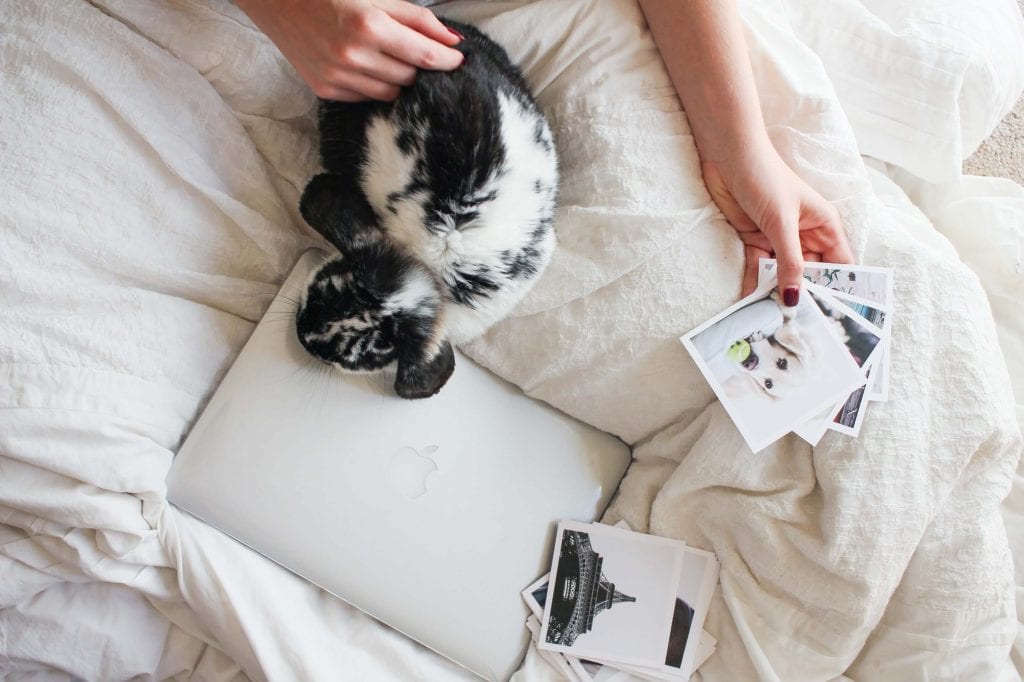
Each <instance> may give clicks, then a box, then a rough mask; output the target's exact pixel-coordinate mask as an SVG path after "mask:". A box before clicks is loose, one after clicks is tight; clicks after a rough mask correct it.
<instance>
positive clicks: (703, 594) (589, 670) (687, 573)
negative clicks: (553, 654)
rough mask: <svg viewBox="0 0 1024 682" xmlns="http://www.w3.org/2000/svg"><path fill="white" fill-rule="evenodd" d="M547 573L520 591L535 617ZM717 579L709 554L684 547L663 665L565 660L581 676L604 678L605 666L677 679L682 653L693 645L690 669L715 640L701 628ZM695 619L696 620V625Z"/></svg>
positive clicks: (540, 610)
mask: <svg viewBox="0 0 1024 682" xmlns="http://www.w3.org/2000/svg"><path fill="white" fill-rule="evenodd" d="M549 577H550V576H549V575H546V576H544V577H542V578H540V579H538V580H537V581H536V582H534V583H533V584H532V585H530V586H529V587H527V588H526V589H525V590H523V592H522V595H523V599H524V601H525V602H526V604H527V606H528V607H529V609H530V611H531V612H533V613H534V614H535V615H537V616H538V617H540V615H541V614H542V613H543V611H544V603H545V600H546V599H547V587H548V579H549ZM717 582H718V564H717V561H716V560H715V559H714V556H713V555H712V554H710V553H708V552H703V551H701V550H692V549H691V550H684V554H683V557H682V562H681V564H680V572H679V583H678V590H677V592H676V596H675V599H674V605H673V611H672V626H671V628H670V631H669V641H668V645H667V646H666V649H665V662H664V665H663V666H660V667H649V666H637V665H630V664H626V663H620V664H618V665H619V666H620V667H616V666H615V665H610V664H606V663H603V662H601V661H594V660H588V659H580V658H576V657H575V656H566V660H567V661H568V663H569V665H570V666H571V667H572V669H573V670H574V671H575V672H576V674H577V675H578V676H579V677H580V678H581V679H583V680H600V679H605V677H606V676H607V675H608V674H609V672H608V671H607V670H606V668H611V669H612V670H625V671H631V672H634V673H636V674H638V675H642V676H645V677H647V678H652V677H653V678H657V679H664V680H677V679H680V675H681V674H682V671H683V662H684V658H685V654H686V652H687V651H688V649H689V648H691V647H695V650H694V653H693V654H692V655H691V657H690V659H688V660H687V666H689V667H690V668H691V669H696V668H697V667H698V666H700V665H701V664H702V663H703V662H704V661H705V660H707V659H708V658H709V657H710V656H711V654H712V653H714V650H715V640H714V638H713V637H711V636H710V635H708V634H707V633H705V632H704V631H703V621H704V618H705V616H706V615H707V604H708V603H709V602H710V599H711V595H712V593H713V592H714V590H715V585H716V584H717ZM695 620H696V621H698V622H697V623H696V625H695Z"/></svg>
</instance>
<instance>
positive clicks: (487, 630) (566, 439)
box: [167, 250, 630, 679]
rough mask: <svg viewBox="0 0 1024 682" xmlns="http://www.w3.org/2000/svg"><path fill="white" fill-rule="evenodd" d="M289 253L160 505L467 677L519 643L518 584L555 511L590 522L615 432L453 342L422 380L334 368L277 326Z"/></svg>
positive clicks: (618, 454)
mask: <svg viewBox="0 0 1024 682" xmlns="http://www.w3.org/2000/svg"><path fill="white" fill-rule="evenodd" d="M323 258H324V254H323V252H320V251H316V250H311V251H308V252H306V253H305V254H304V255H303V256H302V257H301V258H300V259H299V261H298V263H297V264H296V266H295V268H294V270H293V271H292V273H291V275H290V276H289V277H288V279H287V281H286V282H285V283H284V285H283V286H282V289H281V292H279V294H278V296H277V297H276V298H275V299H274V301H273V303H272V304H271V306H270V308H269V309H268V310H267V312H266V314H265V315H264V316H263V319H262V320H261V321H260V323H259V324H258V325H257V327H256V329H255V331H254V332H253V334H252V336H251V337H250V339H249V341H248V342H247V343H246V345H245V347H244V348H243V349H242V352H241V354H240V355H239V356H238V359H237V360H236V361H235V363H234V365H233V366H232V367H231V369H230V370H229V371H228V373H227V375H226V376H225V377H224V380H223V382H222V383H221V384H220V386H219V387H218V388H217V390H216V392H215V393H214V395H213V397H212V398H211V399H210V402H209V404H208V405H207V407H206V408H205V410H204V411H203V413H202V415H201V416H200V418H199V420H198V421H197V422H196V424H195V426H194V427H193V429H192V431H191V433H190V434H189V435H188V437H187V438H186V440H185V443H184V444H183V445H182V447H181V450H180V452H179V453H178V455H177V456H176V457H175V460H174V463H173V465H172V467H171V470H170V474H169V476H168V480H167V486H168V498H169V499H170V501H171V502H172V503H174V504H175V505H176V506H178V507H180V508H181V509H183V510H185V511H187V512H189V513H191V514H192V515H194V516H196V517H198V518H200V519H202V520H204V521H205V522H207V523H208V524H210V525H212V526H214V527H216V528H219V529H220V530H222V531H223V532H225V533H227V534H228V535H230V536H232V537H234V538H235V539H237V540H239V541H240V542H242V543H244V544H245V545H248V546H249V547H251V548H252V549H254V550H256V551H257V552H260V553H261V554H264V555H265V556H267V557H268V558H270V559H272V560H273V561H276V562H277V563H279V564H281V565H282V566H284V567H285V568H287V569H289V570H291V571H293V572H295V573H297V574H299V575H300V576H303V577H304V578H306V579H307V580H310V581H311V582H313V583H315V584H317V585H319V586H320V587H322V588H324V589H325V590H327V591H328V592H331V593H332V594H334V595H336V596H338V597H340V598H342V599H344V600H345V601H347V602H349V603H351V604H352V605H354V606H356V607H357V608H359V609H362V610H363V611H365V612H367V613H368V614H370V615H371V616H374V617H375V618H377V619H379V620H381V621H383V622H385V623H387V624H388V625H390V626H392V627H394V628H395V629H397V630H399V631H401V632H403V633H405V634H407V635H408V636H410V637H412V638H414V639H416V640H418V641H419V642H421V643H422V644H424V645H426V646H428V647H430V648H431V649H434V650H435V651H437V652H439V653H440V654H442V655H444V656H447V657H448V658H450V659H452V660H453V661H455V662H456V663H459V664H461V665H463V666H465V667H466V668H468V669H470V670H472V671H473V672H475V673H477V674H479V675H480V676H482V677H485V678H488V679H506V678H508V677H509V676H510V675H511V674H512V673H513V672H514V671H515V669H516V668H517V667H518V666H519V664H520V662H521V660H522V657H523V655H524V653H525V650H526V647H527V644H528V642H529V632H528V631H527V630H526V628H525V627H524V622H525V620H526V618H527V615H528V610H527V608H526V606H525V605H524V604H523V602H522V599H521V597H520V591H521V590H522V589H523V588H524V587H525V586H527V585H528V584H530V583H531V582H532V581H533V580H534V579H536V578H537V577H538V576H539V575H541V574H542V573H544V572H545V571H546V570H548V568H549V567H550V561H551V547H552V542H553V541H554V532H555V525H556V522H557V521H558V520H560V519H577V520H584V521H590V520H593V519H595V518H597V516H598V515H600V513H601V512H602V511H603V510H604V508H605V507H606V506H607V504H608V502H609V500H610V498H611V495H612V493H613V492H614V490H615V488H616V487H617V486H618V483H619V481H620V480H621V478H622V476H623V475H624V473H625V470H626V467H627V466H628V465H629V462H630V452H629V449H628V447H627V446H626V445H625V444H623V443H622V442H621V441H619V440H618V439H616V438H614V437H612V436H610V435H608V434H606V433H603V432H601V431H598V430H597V429H594V428H592V427H590V426H587V425H585V424H583V423H581V422H579V421H577V420H575V419H572V418H570V417H568V416H566V415H565V414H563V413H561V412H559V411H558V410H556V409H554V408H552V407H550V406H548V405H546V404H544V403H541V402H539V401H536V400H533V399H531V398H529V397H527V396H526V395H524V394H523V393H522V392H521V391H520V390H519V389H518V388H516V387H514V386H513V385H511V384H509V383H507V382H505V381H503V380H501V379H500V378H498V377H497V376H495V375H494V374H492V373H490V372H488V371H487V370H484V369H483V368H481V367H479V366H478V365H476V364H475V363H473V362H472V361H470V360H469V359H468V358H466V357H465V356H463V355H461V354H460V353H458V352H457V353H456V368H455V373H454V374H453V376H452V378H451V379H450V380H449V381H448V383H447V384H446V385H445V387H444V388H443V389H442V390H441V392H440V393H439V394H437V395H436V396H434V397H432V398H428V399H425V400H417V401H409V400H403V399H402V398H399V397H397V396H396V395H395V394H394V390H393V388H392V387H391V386H392V383H393V381H394V376H393V374H387V373H380V374H373V375H353V374H344V373H341V372H338V371H337V370H334V369H333V368H330V367H328V366H326V365H324V364H322V363H320V362H319V361H317V360H315V359H314V358H312V357H311V356H310V355H308V354H307V353H306V351H305V350H304V349H303V348H302V347H301V345H300V344H299V342H298V339H297V338H296V334H295V323H294V317H295V301H296V300H297V299H298V298H299V297H300V295H301V291H302V289H303V287H304V285H305V283H306V282H307V281H308V279H309V276H310V275H311V273H312V272H313V270H314V269H315V268H316V266H317V265H318V264H319V263H320V262H321V261H322V259H323Z"/></svg>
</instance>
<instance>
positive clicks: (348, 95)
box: [316, 86, 370, 102]
mask: <svg viewBox="0 0 1024 682" xmlns="http://www.w3.org/2000/svg"><path fill="white" fill-rule="evenodd" d="M321 92H323V93H325V94H320V93H321ZM316 93H317V95H316V96H317V97H319V98H320V99H326V100H332V101H334V102H365V101H367V100H369V99H370V98H369V97H367V96H366V95H361V94H359V93H358V92H355V91H353V90H346V89H344V88H336V87H334V86H329V87H327V88H318V89H317V91H316Z"/></svg>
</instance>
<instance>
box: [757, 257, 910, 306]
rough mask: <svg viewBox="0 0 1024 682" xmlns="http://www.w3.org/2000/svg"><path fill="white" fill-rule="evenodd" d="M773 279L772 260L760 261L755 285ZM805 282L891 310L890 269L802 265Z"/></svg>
mask: <svg viewBox="0 0 1024 682" xmlns="http://www.w3.org/2000/svg"><path fill="white" fill-rule="evenodd" d="M774 275H775V260H774V259H772V258H762V259H761V260H760V261H759V262H758V281H759V282H760V281H762V280H763V279H764V278H766V276H774ZM804 279H805V280H807V281H808V282H811V283H812V284H817V285H818V286H821V287H825V288H826V289H831V290H833V291H836V292H840V293H842V294H844V295H846V296H851V297H853V298H856V299H859V300H860V301H862V302H864V303H874V304H876V305H880V306H882V307H883V308H886V309H891V308H890V305H891V302H892V301H891V299H892V269H891V268H879V267H872V266H870V265H843V264H838V263H812V262H808V263H805V264H804Z"/></svg>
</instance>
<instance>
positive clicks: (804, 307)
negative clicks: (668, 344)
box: [681, 277, 864, 452]
mask: <svg viewBox="0 0 1024 682" xmlns="http://www.w3.org/2000/svg"><path fill="white" fill-rule="evenodd" d="M829 324H830V322H829V321H828V319H827V318H826V317H825V315H824V314H823V313H822V311H821V309H819V308H818V306H817V305H816V304H815V302H814V300H813V299H812V297H811V296H801V297H800V302H799V304H798V305H797V306H795V307H792V308H790V307H786V306H783V305H782V304H781V301H780V298H779V294H778V290H777V287H776V285H775V281H774V277H773V278H772V279H771V280H769V282H768V283H767V284H766V285H765V286H763V287H761V288H759V289H758V290H757V291H755V292H754V293H753V294H751V295H750V296H748V297H746V298H744V299H743V300H741V301H739V302H738V303H736V304H735V305H733V306H731V307H729V308H728V309H726V310H725V311H724V312H722V313H721V314H719V315H716V316H715V317H714V318H712V319H711V320H709V321H708V322H706V323H704V324H702V325H701V326H699V327H697V328H696V329H694V330H693V331H691V332H690V333H689V334H686V335H685V336H683V337H682V338H681V341H682V342H683V345H684V346H685V347H686V349H687V351H689V353H690V355H691V356H692V357H693V359H694V361H695V362H696V364H697V367H698V368H699V369H700V370H701V372H702V373H703V374H704V377H705V378H706V379H707V380H708V383H709V384H710V385H711V388H712V389H713V390H714V392H715V394H716V395H717V396H718V398H719V400H721V402H722V405H723V407H725V410H726V412H728V413H729V416H730V417H732V420H733V421H734V422H735V423H736V427H737V428H738V429H739V431H740V433H741V434H742V435H743V438H744V439H745V440H746V441H747V444H748V445H749V446H750V448H751V450H753V451H754V452H758V451H760V450H762V449H764V448H765V447H767V446H768V445H770V444H771V443H772V442H774V441H776V440H778V439H779V438H781V437H783V436H784V435H786V434H787V433H789V432H790V431H792V430H793V429H794V428H796V427H797V426H799V425H800V424H803V423H804V422H806V421H808V420H809V419H812V418H813V417H815V416H816V415H818V414H819V413H821V412H822V411H823V410H825V409H827V408H830V407H832V406H834V405H837V404H838V403H840V402H841V401H843V400H845V399H846V397H847V396H849V394H850V393H851V392H853V391H854V390H855V389H856V388H858V387H859V386H861V385H862V384H863V383H864V375H863V373H862V372H861V369H860V367H858V366H857V363H856V362H855V361H854V359H853V357H851V355H850V352H849V351H848V349H847V348H846V347H845V346H844V345H843V344H842V343H841V342H840V340H839V338H838V337H837V336H836V335H835V334H834V333H833V332H832V330H831V329H830V328H829Z"/></svg>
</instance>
